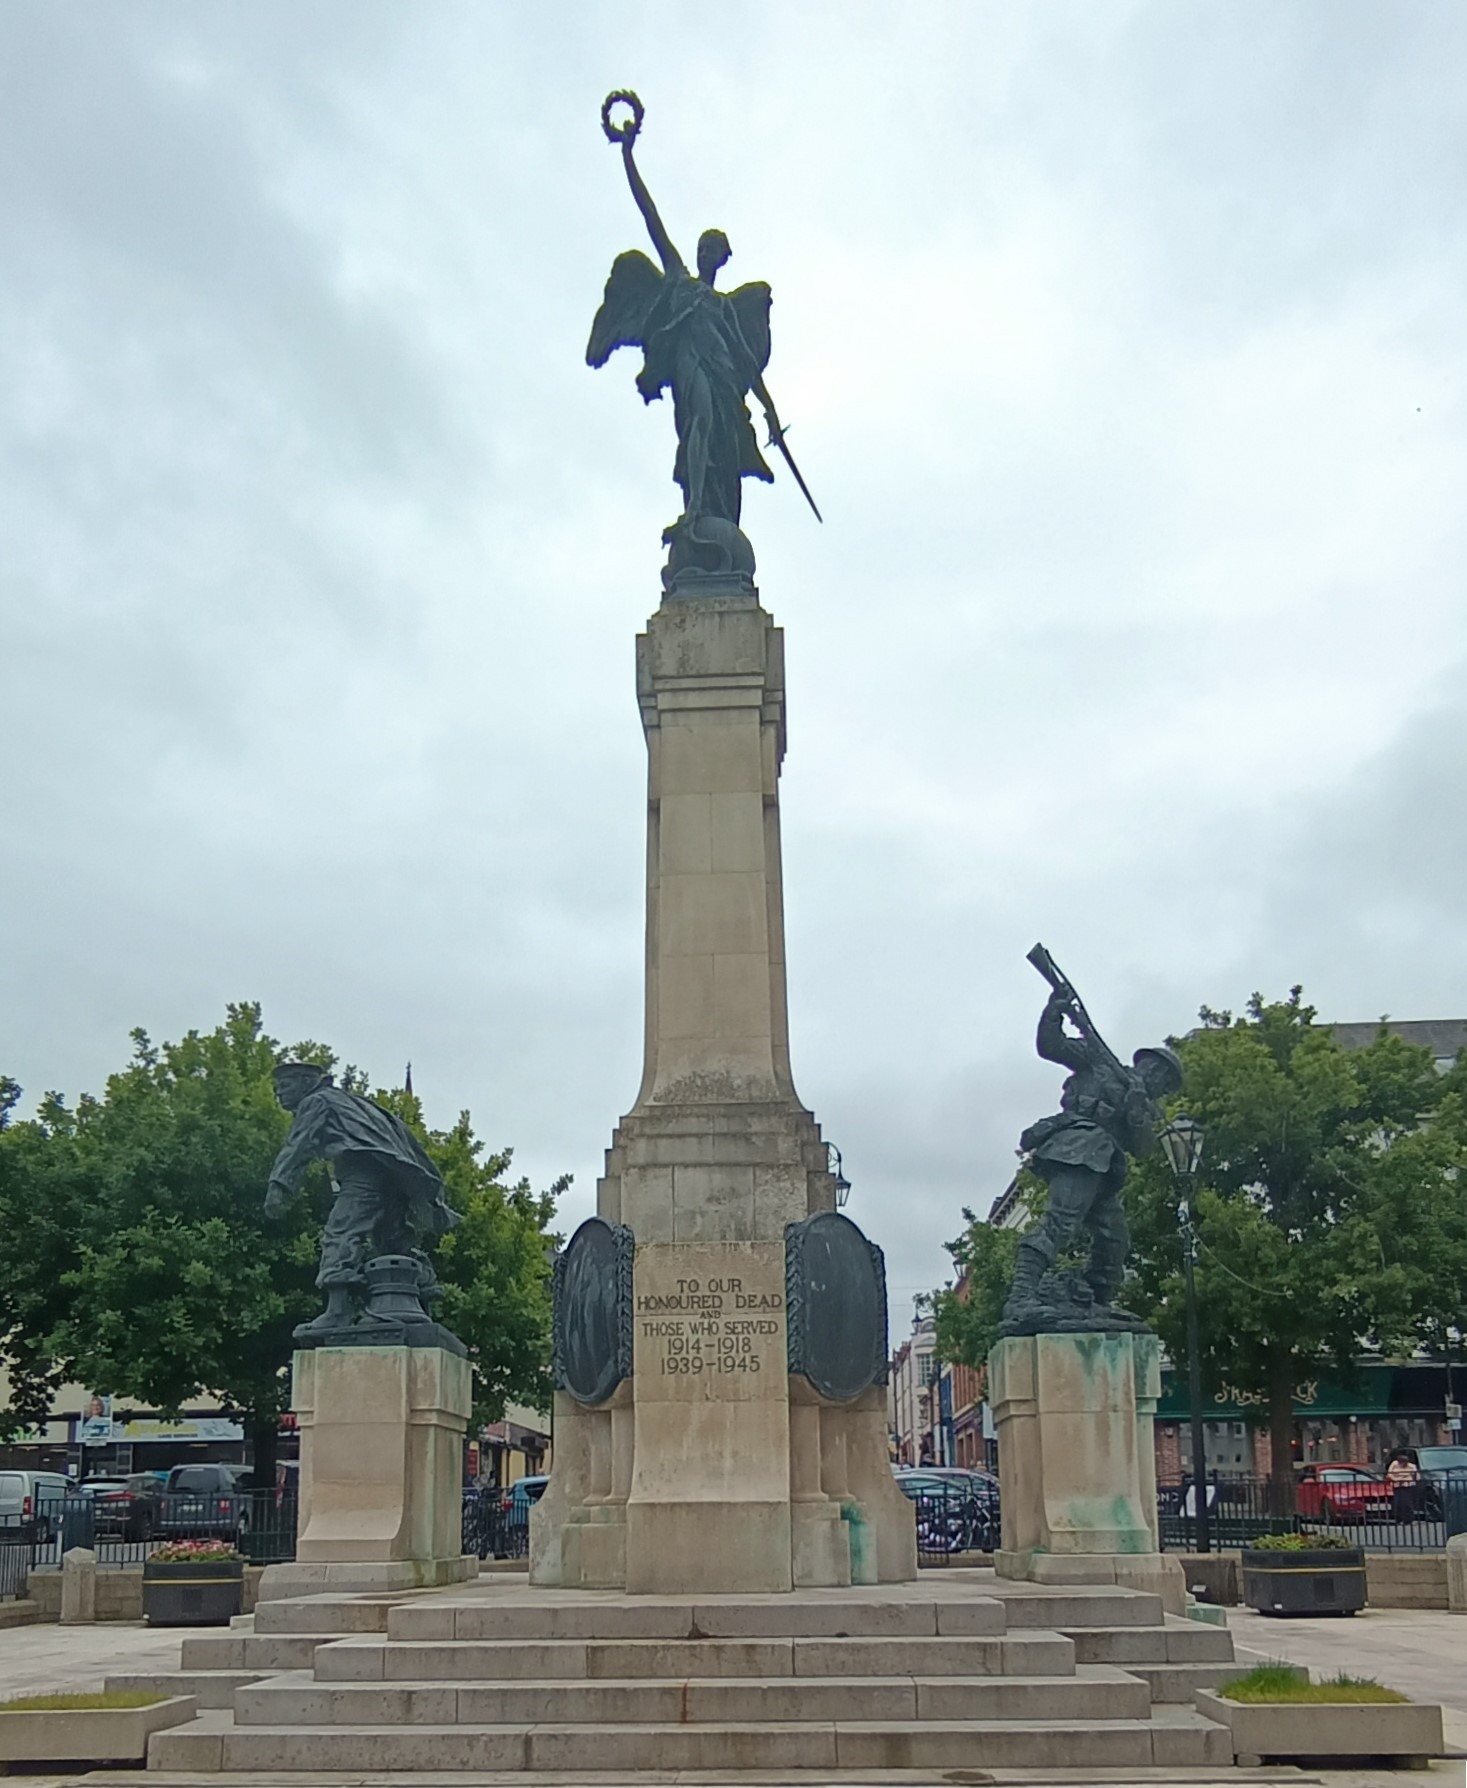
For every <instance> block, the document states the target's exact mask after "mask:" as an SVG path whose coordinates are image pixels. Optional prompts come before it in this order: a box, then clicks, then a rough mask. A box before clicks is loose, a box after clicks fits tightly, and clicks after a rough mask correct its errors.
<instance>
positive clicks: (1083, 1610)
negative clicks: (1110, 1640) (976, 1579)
mask: <svg viewBox="0 0 1467 1788" xmlns="http://www.w3.org/2000/svg"><path fill="white" fill-rule="evenodd" d="M988 1593H989V1594H990V1595H991V1596H992V1597H993V1599H994V1601H996V1602H1000V1603H1002V1605H1003V1609H1004V1612H1005V1614H1006V1615H1007V1616H1008V1624H1009V1626H1011V1627H1048V1628H1050V1630H1051V1631H1054V1632H1061V1633H1063V1632H1068V1631H1069V1629H1070V1628H1071V1627H1159V1626H1161V1625H1162V1624H1163V1622H1164V1621H1165V1619H1166V1614H1165V1611H1164V1610H1163V1607H1162V1601H1161V1597H1160V1596H1155V1595H1151V1594H1150V1593H1149V1592H1148V1591H1146V1590H1142V1589H1120V1588H1117V1587H1116V1586H1115V1585H1114V1584H1097V1585H1090V1584H1074V1585H1069V1586H1066V1587H1065V1588H1063V1589H1059V1588H1055V1589H1049V1588H1043V1587H1041V1586H1039V1585H1037V1584H1032V1583H1013V1582H1010V1581H1006V1580H1004V1579H1002V1578H999V1579H989V1587H988Z"/></svg>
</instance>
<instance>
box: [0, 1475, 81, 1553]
mask: <svg viewBox="0 0 1467 1788" xmlns="http://www.w3.org/2000/svg"><path fill="white" fill-rule="evenodd" d="M70 1493H71V1480H70V1478H67V1477H63V1476H62V1474H61V1473H60V1472H59V1471H0V1527H31V1526H32V1525H33V1526H34V1530H35V1536H36V1538H37V1539H38V1540H49V1539H50V1538H51V1536H52V1534H53V1533H55V1532H56V1531H57V1529H58V1528H59V1527H60V1525H61V1505H62V1503H64V1502H65V1501H66V1498H67V1497H68V1495H70Z"/></svg>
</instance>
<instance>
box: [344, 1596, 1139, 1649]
mask: <svg viewBox="0 0 1467 1788" xmlns="http://www.w3.org/2000/svg"><path fill="white" fill-rule="evenodd" d="M1160 1618H1161V1616H1160V1608H1159V1607H1158V1610H1157V1619H1158V1621H1159V1620H1160ZM1028 1624H1029V1625H1030V1626H1033V1625H1036V1624H1039V1623H1036V1622H1033V1621H1030V1622H1029V1623H1028ZM1044 1624H1046V1625H1052V1624H1053V1623H1048V1622H1047V1623H1044ZM1005 1625H1006V1623H1005V1618H1004V1604H1003V1603H1002V1602H1001V1601H1000V1600H998V1599H997V1598H996V1597H993V1596H980V1595H962V1596H953V1597H950V1598H946V1599H937V1598H932V1599H928V1600H920V1601H919V1600H915V1599H908V1600H898V1599H896V1598H890V1599H885V1600H883V1599H877V1598H872V1599H871V1600H858V1599H853V1598H852V1597H851V1596H850V1595H849V1593H848V1592H847V1593H845V1594H839V1593H831V1594H827V1595H825V1596H820V1595H818V1594H813V1595H808V1596H805V1595H792V1596H760V1597H748V1598H738V1597H724V1598H721V1599H718V1600H713V1601H707V1602H694V1601H689V1600H687V1599H682V1600H676V1601H674V1600H659V1599H658V1598H656V1597H645V1598H643V1597H638V1598H637V1599H636V1600H635V1601H611V1600H607V1601H603V1602H594V1601H571V1600H566V1601H562V1602H556V1601H553V1600H550V1599H549V1597H543V1598H542V1599H540V1600H538V1601H508V1600H503V1601H502V1600H498V1599H496V1598H494V1597H492V1596H476V1597H473V1598H471V1599H470V1598H466V1599H465V1600H463V1601H458V1600H446V1599H439V1600H437V1601H432V1602H426V1601H425V1602H419V1603H416V1604H413V1605H409V1606H399V1607H394V1608H392V1609H390V1610H389V1613H388V1619H387V1626H386V1632H387V1635H388V1637H389V1638H390V1639H393V1640H398V1639H405V1640H416V1639H781V1638H783V1639H788V1638H802V1639H815V1638H844V1637H857V1636H860V1637H866V1638H873V1639H874V1638H888V1639H896V1638H933V1637H942V1638H962V1637H967V1636H997V1635H999V1634H1001V1633H1003V1632H1004V1630H1005ZM371 1630H373V1631H381V1630H382V1629H380V1628H374V1629H371Z"/></svg>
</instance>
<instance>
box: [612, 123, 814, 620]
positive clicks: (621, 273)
mask: <svg viewBox="0 0 1467 1788" xmlns="http://www.w3.org/2000/svg"><path fill="white" fill-rule="evenodd" d="M642 117H643V108H642V102H641V101H640V100H639V99H638V98H637V96H636V94H635V93H612V94H609V95H608V96H607V99H606V103H605V104H604V105H603V106H602V108H601V128H602V129H603V130H604V131H605V133H606V136H607V138H608V140H609V141H610V142H612V143H614V144H617V145H618V146H619V147H620V149H621V155H622V164H623V166H624V167H625V169H626V176H627V182H628V184H629V185H630V187H631V189H632V197H633V198H634V199H635V200H636V204H637V209H638V210H639V211H640V212H641V214H642V220H643V222H644V223H645V224H646V226H647V233H648V235H649V236H650V237H651V238H652V246H653V247H654V248H655V249H656V250H657V259H658V260H659V261H660V262H661V263H662V266H661V270H660V271H659V270H658V268H657V266H656V265H655V264H654V263H653V262H652V261H650V260H649V259H648V258H647V256H646V255H644V254H643V253H642V252H641V251H640V250H639V249H635V248H633V249H628V250H627V252H626V253H625V254H620V255H618V256H617V257H616V260H615V261H614V262H613V264H612V268H611V276H610V278H609V279H608V280H607V282H606V293H605V296H604V298H603V299H602V303H601V308H600V309H599V310H598V311H597V312H596V317H595V321H594V322H593V323H592V324H591V339H590V341H589V342H588V343H587V345H586V360H587V363H588V364H589V365H591V366H605V364H606V362H607V361H608V360H609V359H610V358H611V355H612V353H613V352H614V351H615V350H616V349H617V348H622V347H632V348H640V349H641V350H642V370H641V372H639V373H638V374H637V390H638V391H639V392H640V393H641V395H642V398H643V401H644V402H646V403H651V402H652V400H653V399H654V398H658V397H661V396H662V394H663V392H664V391H666V390H671V392H672V407H673V420H674V422H675V423H676V426H677V459H676V461H675V462H674V465H673V474H672V475H673V479H674V482H675V483H676V484H678V485H679V486H680V488H681V490H682V494H683V512H682V514H681V515H680V516H679V517H678V519H677V520H676V521H675V522H673V523H672V524H671V525H670V526H669V527H668V528H667V529H666V530H665V531H664V533H663V536H662V538H663V541H664V542H665V544H666V545H667V547H668V560H667V567H666V569H665V570H664V571H663V574H662V581H663V584H664V586H665V587H666V589H667V590H668V592H669V593H672V592H677V593H678V594H682V595H690V594H698V593H708V594H715V593H718V594H721V593H723V592H724V590H725V589H729V588H734V587H738V586H748V585H750V580H751V579H752V577H753V571H754V551H753V548H752V547H751V546H750V545H749V542H748V539H747V538H746V536H745V535H744V533H743V531H742V530H741V528H740V527H739V516H740V510H741V507H742V500H743V499H742V491H743V480H744V479H745V478H759V479H762V480H763V481H764V482H765V483H770V482H772V481H773V478H774V474H773V473H772V472H771V471H770V469H769V466H768V464H767V463H766V461H765V459H764V455H763V453H762V452H761V451H760V448H759V442H758V439H757V438H756V436H755V433H754V425H753V423H752V421H751V420H750V417H749V409H748V404H747V402H746V399H747V398H748V397H749V396H750V394H751V393H752V394H753V396H755V397H756V398H757V399H758V401H759V405H760V408H761V409H762V410H763V412H764V418H765V421H766V422H767V423H768V425H769V440H768V443H767V445H769V446H770V447H773V448H776V449H777V450H778V451H779V453H780V454H782V455H783V457H784V461H785V464H786V465H787V466H788V467H789V469H790V472H791V474H792V476H793V477H794V480H795V482H796V484H798V485H799V487H800V489H801V491H803V492H804V496H805V500H806V501H807V502H808V503H809V505H810V507H811V508H812V509H814V510H815V518H816V520H817V521H818V520H819V519H820V511H819V510H818V509H815V499H814V498H813V497H812V496H811V495H810V492H809V490H808V489H807V488H806V485H805V480H804V479H803V478H802V477H801V476H800V471H799V468H798V466H796V464H795V462H794V460H793V458H792V457H791V455H790V450H789V447H788V446H787V445H786V442H785V438H784V437H785V430H784V427H783V425H782V424H781V422H780V420H779V415H778V413H777V411H776V410H775V408H774V399H773V398H772V397H771V396H770V395H769V389H768V387H767V386H766V385H765V383H764V368H765V367H766V366H767V365H768V364H769V304H770V293H769V287H768V286H767V285H765V284H763V283H762V282H753V283H751V284H749V285H743V286H739V287H738V288H737V289H736V290H734V291H732V292H720V291H719V290H718V289H717V287H716V286H715V285H714V281H715V280H716V278H717V277H718V271H719V269H720V268H721V267H722V266H723V265H724V263H725V262H726V261H727V260H728V258H729V255H730V252H731V251H730V249H729V245H728V238H727V236H725V235H724V233H723V231H722V230H705V231H704V232H703V234H702V235H701V236H700V237H699V238H698V254H697V268H698V270H697V272H696V273H693V272H690V271H689V269H688V265H687V262H686V261H684V259H683V257H682V256H681V255H680V254H679V253H678V251H677V249H676V247H675V246H674V244H673V241H672V238H671V236H669V235H668V233H667V227H666V225H665V224H664V223H663V221H662V218H661V216H660V215H659V213H658V210H657V207H656V205H654V204H653V202H652V195H651V194H650V193H649V192H648V190H647V187H646V183H645V182H644V181H643V179H642V175H641V172H640V170H639V169H638V167H637V163H636V159H635V157H634V155H633V153H632V150H633V146H634V144H635V143H636V140H637V134H638V132H639V131H640V130H641V128H642ZM700 585H701V587H702V589H701V591H700Z"/></svg>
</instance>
